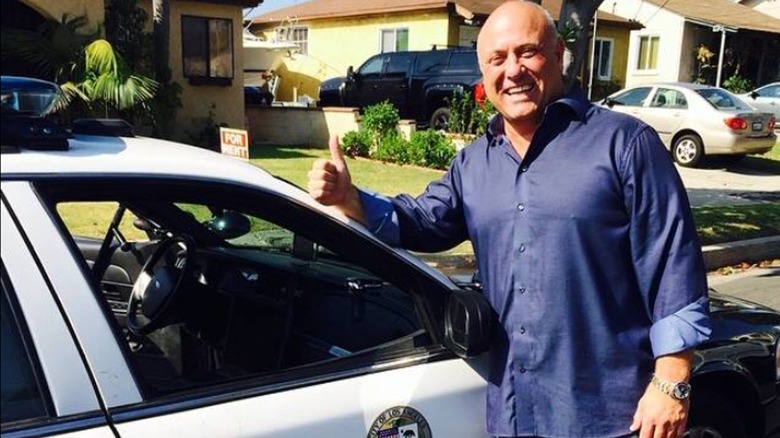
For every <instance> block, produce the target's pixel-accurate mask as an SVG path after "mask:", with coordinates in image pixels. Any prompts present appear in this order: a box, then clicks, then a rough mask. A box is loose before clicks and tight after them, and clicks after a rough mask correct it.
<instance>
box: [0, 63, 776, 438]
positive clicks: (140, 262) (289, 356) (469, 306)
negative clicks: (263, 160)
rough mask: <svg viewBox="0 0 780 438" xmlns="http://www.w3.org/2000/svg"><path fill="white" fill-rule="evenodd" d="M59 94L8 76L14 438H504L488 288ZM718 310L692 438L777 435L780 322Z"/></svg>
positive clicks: (7, 327) (702, 365)
mask: <svg viewBox="0 0 780 438" xmlns="http://www.w3.org/2000/svg"><path fill="white" fill-rule="evenodd" d="M57 90H58V89H57V87H56V86H55V85H53V84H50V83H47V82H42V81H37V80H31V79H23V78H10V77H3V78H2V99H3V101H2V105H3V120H2V160H0V163H1V167H2V180H1V181H0V189H1V190H2V204H1V205H0V214H2V217H1V220H0V226H2V239H1V242H2V254H1V258H2V265H1V266H0V268H1V272H0V273H1V275H2V277H1V278H2V295H0V300H1V301H0V303H1V304H2V307H1V309H0V310H1V311H2V316H1V317H0V322H1V323H2V333H1V335H2V343H1V344H0V345H1V346H2V354H1V355H0V359H1V360H2V364H1V366H0V373H1V374H2V382H1V386H0V390H1V391H0V392H1V393H2V409H0V412H2V424H1V426H0V427H1V429H0V431H1V432H2V434H3V436H9V437H15V436H19V437H22V436H47V435H62V436H79V437H92V436H95V437H97V436H101V437H102V436H118V437H149V436H203V437H212V436H221V437H253V436H263V437H265V436H267V437H341V436H349V437H364V436H365V437H403V438H407V437H424V438H430V437H481V436H485V432H484V422H485V388H486V378H487V375H486V373H487V367H486V357H485V356H486V354H487V353H485V352H486V351H487V349H488V346H489V344H490V339H491V334H492V333H493V331H494V329H493V328H494V324H495V323H494V320H495V316H494V315H493V313H492V311H491V310H490V307H489V306H488V304H487V303H486V301H485V299H484V297H483V296H482V295H481V293H480V292H479V288H478V285H477V284H465V283H464V284H460V283H456V282H454V281H453V280H451V279H450V278H448V277H446V276H445V275H443V274H442V273H441V272H439V271H437V270H435V269H432V268H431V267H429V266H428V265H426V264H425V263H423V262H421V261H420V260H419V259H418V258H416V257H414V256H413V255H411V254H409V253H407V252H405V251H402V250H399V249H395V248H390V247H388V246H386V245H384V244H383V243H381V242H380V241H378V240H377V239H376V238H375V237H374V236H373V235H371V234H370V233H368V232H367V231H366V230H365V229H364V228H362V227H361V226H360V225H358V224H355V223H353V222H351V221H349V220H348V219H347V218H344V217H342V216H339V215H338V214H337V213H334V212H333V211H331V210H330V209H328V208H326V207H323V206H321V205H319V204H317V203H316V202H313V201H312V200H311V199H310V198H309V196H308V195H307V194H306V193H305V192H304V191H303V190H301V189H299V188H298V187H295V186H293V185H291V184H289V183H287V182H285V181H282V180H280V179H277V178H275V177H274V176H272V175H270V174H268V173H267V172H265V171H263V170H262V169H260V168H258V167H256V166H253V165H251V164H248V163H245V162H242V161H240V160H237V159H234V158H230V157H224V156H221V155H219V154H216V153H213V152H210V151H206V150H202V149H197V148H194V147H190V146H186V145H180V144H174V143H170V142H164V141H160V140H154V139H149V138H141V137H135V136H133V134H132V129H131V128H130V127H129V125H127V124H125V123H123V122H121V121H116V120H81V121H77V122H74V123H73V126H72V129H70V130H67V131H66V130H64V129H63V128H61V127H59V126H57V125H56V124H54V123H53V122H52V121H51V120H49V119H48V118H46V117H43V115H44V114H46V112H47V111H48V109H49V108H50V106H51V104H52V103H53V101H54V99H56V95H57ZM96 229H97V230H100V231H99V233H95V231H94V230H96ZM713 316H714V318H713V319H714V321H715V323H716V335H715V336H714V338H713V342H712V343H711V344H708V345H707V346H703V347H702V348H701V349H700V350H699V351H698V352H697V355H696V370H695V374H694V378H693V386H694V396H693V410H692V415H693V417H692V419H691V422H690V423H691V429H692V432H693V434H700V435H697V436H723V437H738V436H761V435H763V434H764V433H765V432H767V431H769V430H773V429H774V430H777V428H778V425H777V424H776V423H777V421H778V418H780V415H774V414H776V413H777V412H778V411H777V408H778V403H780V402H778V401H777V385H778V383H777V382H778V366H779V365H778V357H777V348H778V338H780V315H778V313H776V312H773V311H771V310H768V309H765V308H761V307H760V306H756V305H753V304H750V303H743V302H738V301H735V300H731V299H726V298H719V297H718V296H717V295H714V296H713ZM696 394H702V395H701V396H697V395H696ZM773 415H774V416H773ZM627 421H628V420H627ZM773 421H774V422H775V423H772V422H773ZM707 434H709V435H707ZM740 434H741V435H740ZM692 436H693V435H692Z"/></svg>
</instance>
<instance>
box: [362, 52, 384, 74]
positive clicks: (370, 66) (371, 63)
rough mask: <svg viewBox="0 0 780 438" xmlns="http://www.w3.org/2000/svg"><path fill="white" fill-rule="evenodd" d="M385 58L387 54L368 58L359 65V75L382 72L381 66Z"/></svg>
mask: <svg viewBox="0 0 780 438" xmlns="http://www.w3.org/2000/svg"><path fill="white" fill-rule="evenodd" d="M386 59H387V55H380V56H375V57H373V58H371V59H369V60H368V61H366V62H365V63H364V64H363V65H362V66H361V67H360V70H359V73H360V76H370V75H379V74H380V73H382V66H383V65H384V63H385V60H386Z"/></svg>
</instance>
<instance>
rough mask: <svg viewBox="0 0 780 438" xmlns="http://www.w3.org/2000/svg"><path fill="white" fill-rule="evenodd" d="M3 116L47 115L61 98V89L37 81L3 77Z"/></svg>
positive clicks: (48, 83) (51, 84)
mask: <svg viewBox="0 0 780 438" xmlns="http://www.w3.org/2000/svg"><path fill="white" fill-rule="evenodd" d="M1 94H2V96H1V100H2V109H3V114H4V115H6V114H31V115H37V116H43V115H46V114H47V113H48V112H49V111H51V109H52V107H53V106H54V103H55V102H56V101H57V98H58V97H59V94H60V92H59V88H57V86H56V85H55V84H53V83H51V82H46V81H41V80H37V79H29V78H18V77H13V76H3V77H2V93H1Z"/></svg>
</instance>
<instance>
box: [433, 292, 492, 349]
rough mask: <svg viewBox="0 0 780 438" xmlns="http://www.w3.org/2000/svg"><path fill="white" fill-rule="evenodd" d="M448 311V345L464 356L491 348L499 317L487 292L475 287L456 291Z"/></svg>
mask: <svg viewBox="0 0 780 438" xmlns="http://www.w3.org/2000/svg"><path fill="white" fill-rule="evenodd" d="M444 312H445V313H444V345H446V346H447V348H449V349H450V350H452V351H453V352H454V353H455V354H456V355H458V356H459V357H462V358H467V357H473V356H477V355H479V354H481V353H483V352H485V351H487V350H488V348H490V344H491V342H492V339H493V332H494V331H495V321H496V317H495V312H494V311H493V308H492V307H491V306H490V303H488V301H487V299H486V298H485V296H484V295H482V294H481V293H480V292H476V291H473V290H457V291H454V292H453V293H452V294H450V296H449V298H448V300H447V306H446V309H445V311H444Z"/></svg>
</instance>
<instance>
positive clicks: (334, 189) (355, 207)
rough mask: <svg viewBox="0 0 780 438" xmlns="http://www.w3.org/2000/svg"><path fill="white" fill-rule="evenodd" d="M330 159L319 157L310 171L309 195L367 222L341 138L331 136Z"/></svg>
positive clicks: (329, 144)
mask: <svg viewBox="0 0 780 438" xmlns="http://www.w3.org/2000/svg"><path fill="white" fill-rule="evenodd" d="M328 147H329V148H330V160H326V159H319V160H317V161H315V162H314V164H313V165H312V168H311V170H310V171H309V174H308V176H309V187H308V188H309V195H311V197H312V198H314V200H315V201H317V202H319V203H320V204H323V205H330V206H334V207H336V208H338V209H339V210H341V212H342V213H344V214H345V215H347V216H349V217H351V218H352V219H355V220H357V221H359V222H365V219H364V216H363V208H362V206H361V204H360V197H359V195H358V192H357V189H356V188H355V187H354V186H353V185H352V178H351V177H350V175H349V169H347V162H346V161H345V160H344V154H343V153H342V151H341V148H340V147H339V138H338V137H337V136H335V135H333V136H331V137H330V142H329V143H328Z"/></svg>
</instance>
